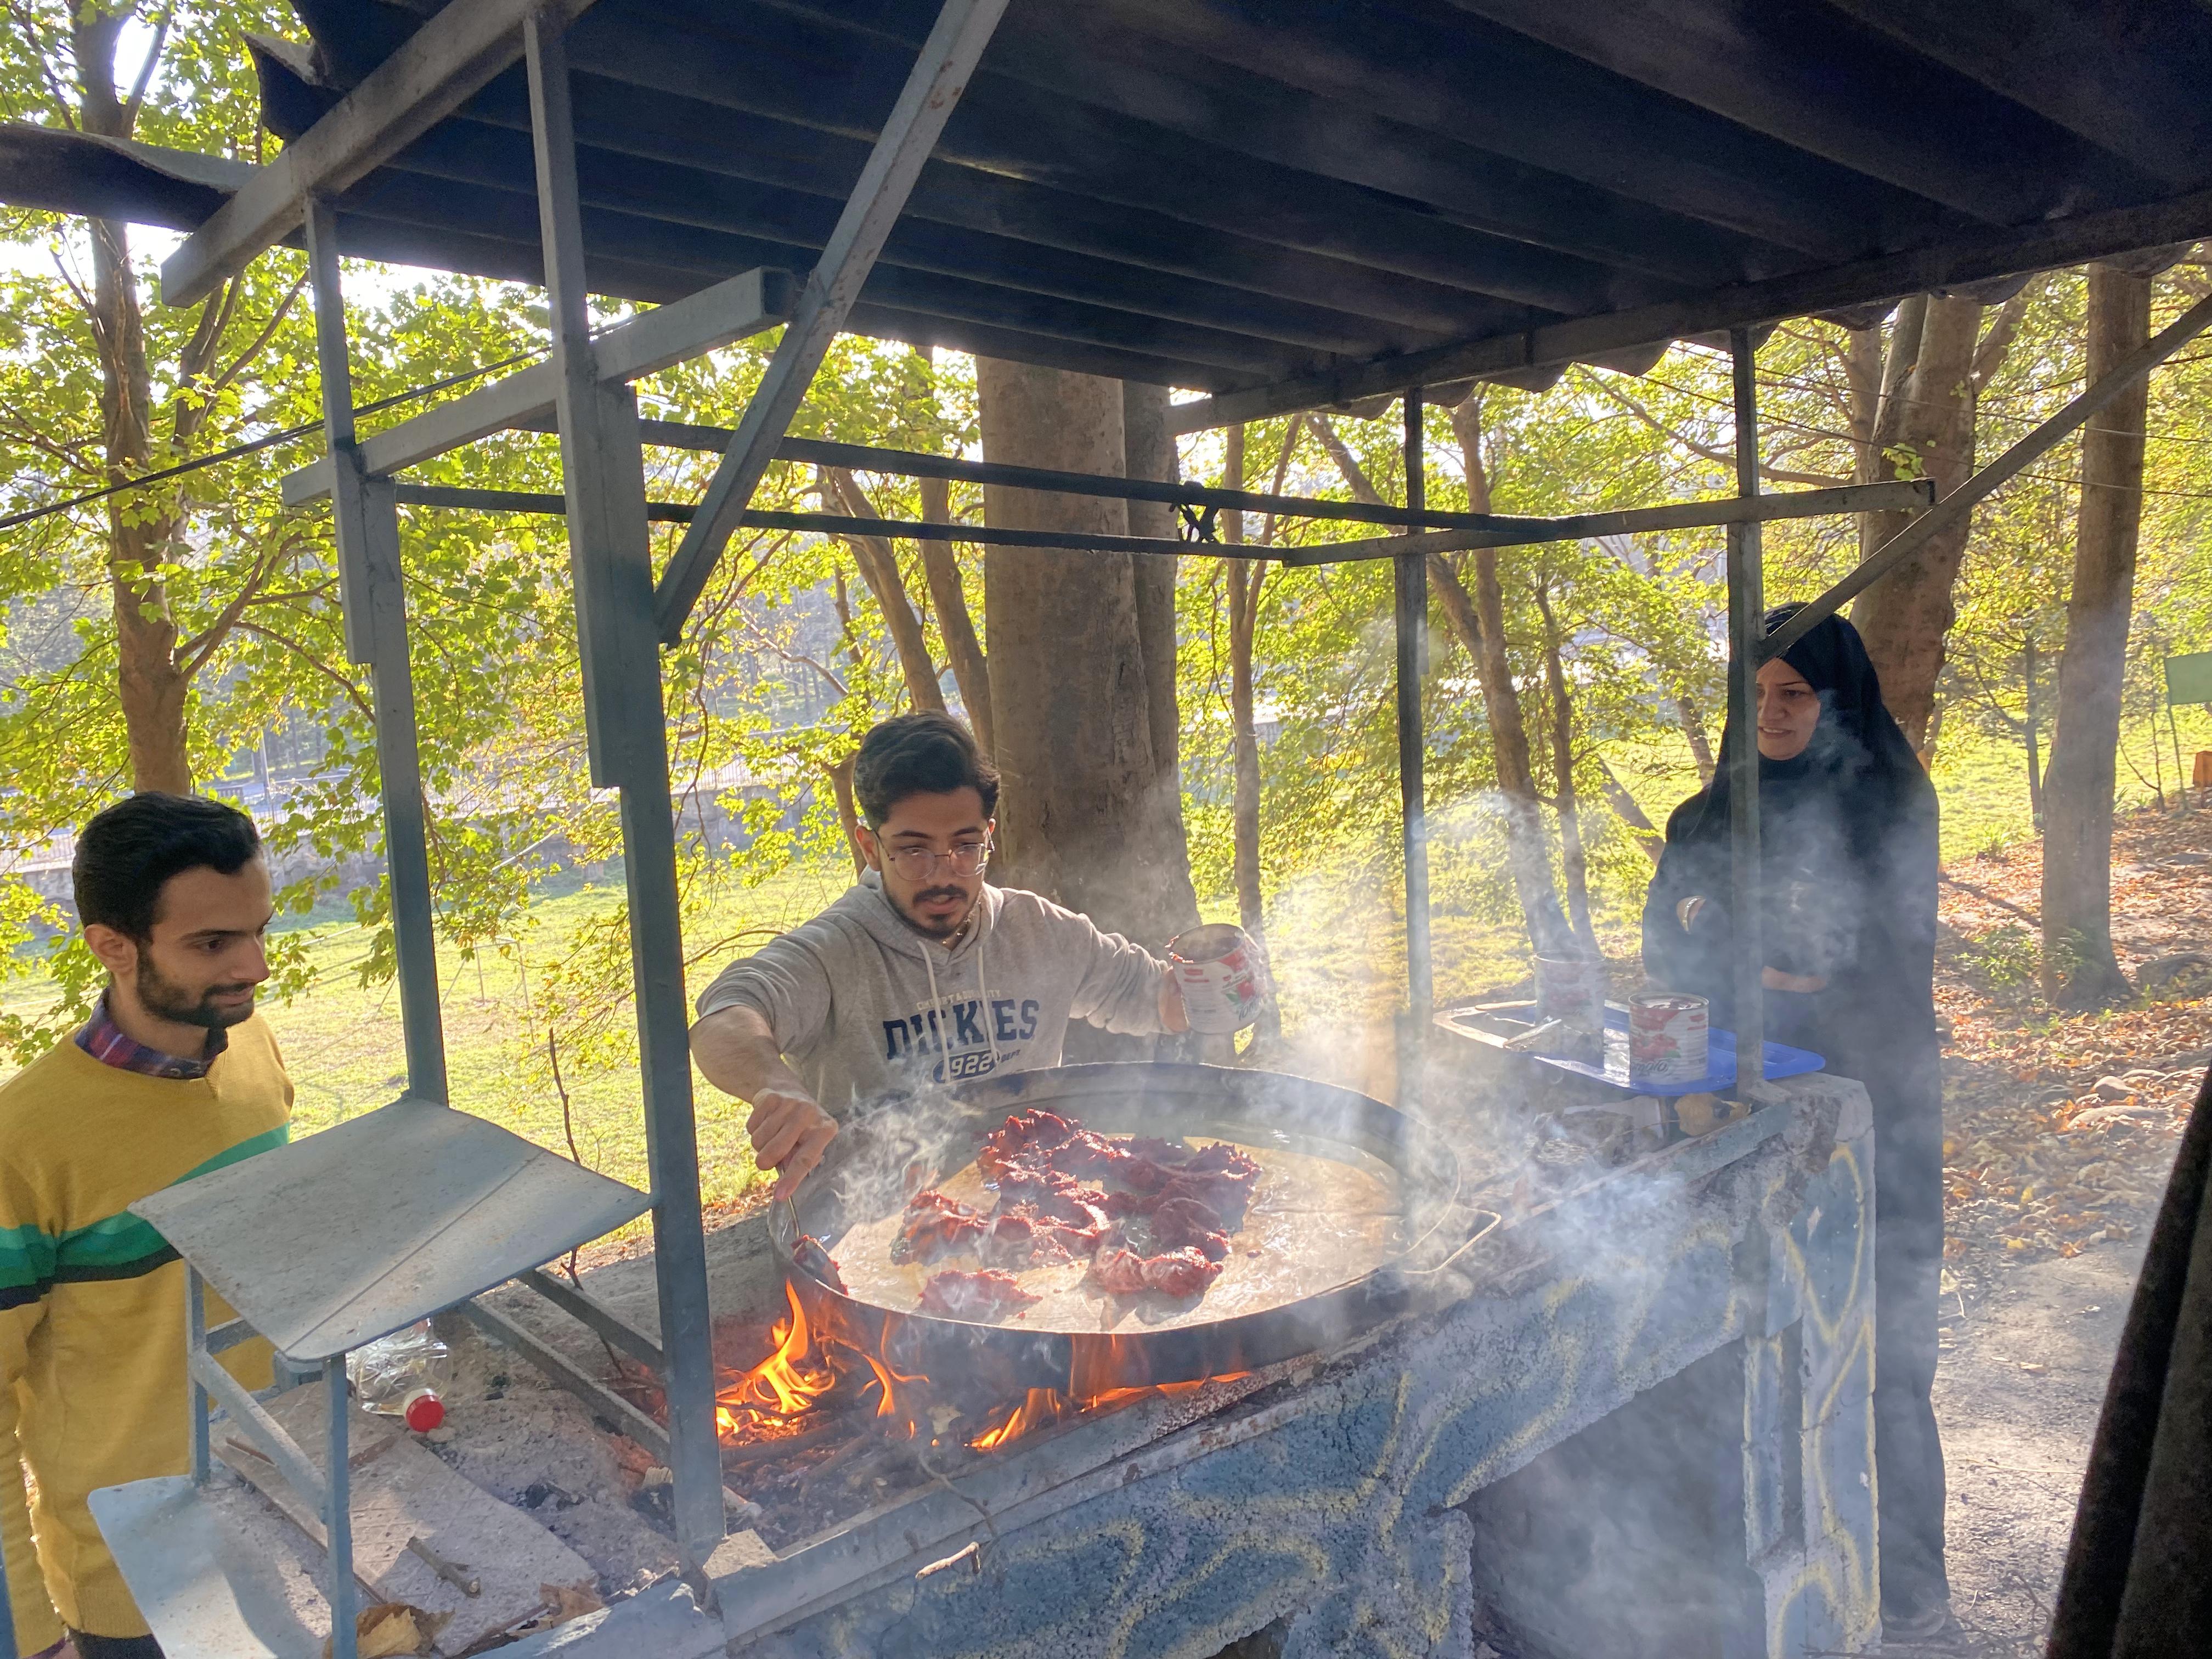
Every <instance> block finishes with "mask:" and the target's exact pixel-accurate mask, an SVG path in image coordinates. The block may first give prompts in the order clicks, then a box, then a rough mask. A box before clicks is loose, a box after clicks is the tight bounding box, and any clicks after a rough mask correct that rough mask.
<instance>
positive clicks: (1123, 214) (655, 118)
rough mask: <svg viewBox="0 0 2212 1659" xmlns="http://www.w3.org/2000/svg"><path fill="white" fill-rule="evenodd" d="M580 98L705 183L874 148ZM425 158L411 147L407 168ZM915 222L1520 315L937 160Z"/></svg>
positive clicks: (587, 128) (1170, 269)
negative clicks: (1193, 231)
mask: <svg viewBox="0 0 2212 1659" xmlns="http://www.w3.org/2000/svg"><path fill="white" fill-rule="evenodd" d="M263 72H264V77H265V76H270V75H284V76H289V75H290V74H291V73H293V71H291V70H288V69H287V68H286V66H284V65H283V64H281V63H272V61H271V60H267V59H264V62H263ZM512 90H513V89H511V88H507V87H505V86H504V85H502V84H500V83H497V82H495V83H494V84H493V85H492V86H489V87H488V88H485V89H484V90H483V92H482V93H479V94H477V97H476V98H475V99H474V100H471V103H470V105H469V106H468V108H467V110H466V112H464V113H462V114H458V115H455V116H453V117H451V118H449V119H448V120H447V124H446V125H445V127H444V128H441V131H456V132H459V133H463V134H465V135H471V136H473V135H477V134H482V135H485V136H489V135H492V134H495V133H503V134H506V135H507V136H508V138H509V141H510V142H511V141H512V136H513V135H514V134H518V133H520V134H524V135H526V134H527V133H528V132H529V131H530V112H529V107H528V105H527V103H526V101H525V100H523V99H522V98H521V97H520V95H513V96H510V95H509V94H510V93H511V92H512ZM284 96H285V97H286V98H287V99H288V100H289V99H299V100H322V99H325V97H326V96H328V97H330V100H331V101H334V96H333V95H327V94H324V93H323V91H322V89H321V88H316V87H312V86H309V85H308V84H307V82H303V81H288V82H287V83H286V86H285V90H284ZM575 102H576V130H577V133H578V136H579V137H580V139H581V140H582V141H583V143H584V144H585V146H586V155H591V156H592V158H593V159H594V160H595V161H597V162H598V164H599V165H612V166H619V165H620V164H621V162H622V161H624V160H626V159H632V158H634V159H636V160H641V161H665V162H669V163H671V164H672V165H675V166H678V167H684V168H686V169H690V170H694V171H695V172H696V173H697V174H698V175H699V176H700V177H701V178H702V190H707V189H713V188H714V187H716V186H718V185H720V186H723V187H726V184H727V183H728V182H729V181H740V182H748V183H755V184H761V185H772V186H775V187H777V188H779V189H784V190H788V191H793V192H796V193H798V194H800V195H805V196H810V197H820V198H824V199H826V200H828V201H829V202H832V203H842V201H843V200H844V199H845V196H846V193H847V192H848V191H849V190H850V189H851V188H852V183H853V180H854V179H855V178H857V177H858V176H859V174H860V168H861V167H862V166H863V165H864V164H865V163H866V161H867V156H868V145H867V143H866V142H864V141H863V140H860V139H858V138H854V137H848V136H847V135H846V134H843V133H840V132H829V131H821V130H819V129H817V128H807V127H802V126H799V125H794V124H793V122H792V121H790V120H788V119H785V118H781V117H780V116H778V115H775V114H757V113H755V112H752V111H751V110H750V109H741V108H738V107H734V106H732V104H730V103H728V102H723V103H720V104H710V103H706V102H702V101H701V100H698V99H696V98H692V97H690V96H686V95H683V94H673V93H669V92H665V91H647V90H645V89H642V88H636V87H632V86H629V85H627V84H623V83H618V82H613V81H609V80H607V79H605V78H604V77H602V76H596V75H594V76H587V77H586V79H585V80H584V82H582V84H580V86H579V87H578V88H576V100H575ZM433 136H435V135H433ZM418 148H419V147H418ZM415 156H416V151H411V150H410V153H409V155H408V158H407V159H408V161H410V163H411V162H412V161H414V160H415ZM905 218H906V220H907V221H928V222H933V223H937V224H941V225H946V226H952V227H957V228H962V229H966V230H972V231H981V232H984V233H987V234H990V235H994V236H1002V237H1006V238H1008V239H1010V240H1015V241H1020V242H1025V243H1029V244H1030V245H1032V246H1039V247H1048V248H1056V249H1060V250H1062V251H1064V252H1070V253H1076V254H1081V255H1085V256H1087V257H1089V258H1097V259H1103V260H1108V261H1111V262H1112V263H1114V264H1117V265H1121V266H1125V267H1127V268H1128V269H1130V270H1147V271H1157V272H1159V273H1162V274H1164V275H1170V276H1187V277H1190V278H1192V279H1194V280H1196V281H1200V282H1205V283H1213V284H1216V285H1218V286H1220V287H1222V288H1225V289H1229V290H1231V292H1235V293H1243V294H1255V295H1268V296H1270V297H1273V298H1276V299H1280V300H1285V301H1291V302H1293V303H1295V304H1299V305H1304V306H1311V307H1316V308H1327V309H1328V310H1332V311H1334V312H1338V313H1343V314H1345V315H1347V316H1352V317H1366V318H1373V319H1376V320H1377V321H1380V322H1387V323H1395V324H1403V325H1407V326H1408V327H1412V328H1417V329H1426V330H1431V331H1436V332H1438V333H1441V334H1445V335H1448V336H1451V337H1465V336H1467V335H1468V334H1472V333H1475V332H1478V331H1481V330H1482V329H1483V327H1484V326H1485V322H1486V319H1493V320H1494V325H1497V326H1504V325H1508V324H1510V323H1511V322H1514V321H1516V320H1518V319H1514V318H1498V317H1497V316H1496V313H1499V312H1500V311H1501V309H1503V308H1502V307H1499V306H1498V304H1497V302H1495V301H1490V300H1486V299H1485V298H1483V297H1482V296H1481V295H1474V294H1469V293H1468V292H1467V291H1465V290H1464V289H1449V288H1444V287H1442V286H1439V285H1437V284H1436V283H1425V282H1419V281H1415V280H1413V279H1410V278H1407V277H1401V276H1393V275H1390V274H1388V273H1385V272H1381V271H1376V270H1370V269H1369V268H1368V267H1366V266H1364V265H1358V264H1352V263H1350V262H1349V261H1346V260H1342V259H1337V258H1329V257H1327V256H1324V255H1318V254H1309V253H1305V252H1301V251H1298V250H1296V249H1292V248H1287V247H1285V246H1282V245H1280V244H1279V243H1274V242H1268V241H1265V240H1259V239H1258V238H1256V237H1254V236H1246V235H1238V234H1233V233H1230V232H1225V231H1219V230H1217V231H1215V232H1214V233H1213V234H1210V235H1206V236H1193V235H1192V234H1190V228H1189V226H1188V224H1187V223H1185V222H1181V221H1178V220H1176V219H1171V218H1170V217H1168V216H1166V215H1164V214H1162V213H1158V212H1154V211H1152V210H1150V209H1148V208H1141V207H1124V206H1121V204H1115V203H1108V202H1100V201H1097V200H1096V199H1092V198H1089V197H1082V196H1078V195H1074V194H1072V193H1070V192H1067V191H1061V190H1058V189H1054V188H1052V187H1050V186H1047V185H1035V184H1031V183H1030V182H1028V181H1027V180H1025V179H1012V178H1007V177H1005V176H1003V175H1000V174H998V173H983V172H978V171H976V170H975V169H973V168H969V167H957V166H954V165H952V164H951V163H949V162H946V161H939V160H932V161H929V162H927V164H925V165H924V167H923V168H922V170H921V176H920V178H919V179H916V181H915V188H914V191H913V193H912V194H911V195H910V196H909V197H908V198H907V212H906V216H905ZM195 222H197V220H195ZM602 291H611V290H605V289H603V290H602ZM653 297H659V296H657V295H656V296H653Z"/></svg>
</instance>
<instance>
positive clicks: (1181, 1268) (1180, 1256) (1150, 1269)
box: [1142, 1250, 1221, 1296]
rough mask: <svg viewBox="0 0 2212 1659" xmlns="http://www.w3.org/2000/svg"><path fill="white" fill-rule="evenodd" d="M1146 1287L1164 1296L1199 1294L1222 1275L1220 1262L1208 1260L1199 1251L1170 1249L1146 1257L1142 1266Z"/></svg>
mask: <svg viewBox="0 0 2212 1659" xmlns="http://www.w3.org/2000/svg"><path fill="white" fill-rule="evenodd" d="M1142 1272H1143V1274H1144V1280H1145V1288H1146V1290H1148V1291H1159V1292H1160V1294H1161V1295H1163V1296H1196V1295H1198V1294H1199V1293H1200V1292H1201V1291H1204V1290H1205V1289H1206V1286H1207V1285H1211V1284H1212V1283H1213V1281H1214V1279H1216V1278H1217V1277H1218V1276H1219V1274H1220V1273H1221V1264H1220V1263H1219V1262H1218V1261H1207V1260H1206V1258H1205V1257H1204V1256H1203V1255H1200V1254H1199V1253H1198V1252H1197V1251H1196V1250H1170V1251H1169V1252H1168V1253H1167V1254H1166V1255H1152V1256H1146V1258H1145V1260H1144V1265H1143V1268H1142Z"/></svg>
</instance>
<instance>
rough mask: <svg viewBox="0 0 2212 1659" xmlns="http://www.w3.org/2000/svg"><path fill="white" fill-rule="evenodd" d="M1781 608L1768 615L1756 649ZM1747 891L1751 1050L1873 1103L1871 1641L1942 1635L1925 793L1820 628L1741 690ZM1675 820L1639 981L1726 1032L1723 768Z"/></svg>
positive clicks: (1853, 672)
mask: <svg viewBox="0 0 2212 1659" xmlns="http://www.w3.org/2000/svg"><path fill="white" fill-rule="evenodd" d="M1798 609H1799V607H1798V606H1796V605H1784V606H1783V607H1781V608H1780V609H1778V610H1775V611H1769V612H1768V613H1767V615H1766V618H1765V626H1766V631H1767V632H1768V633H1772V632H1773V631H1774V630H1775V629H1777V628H1778V627H1780V626H1781V625H1782V624H1783V623H1784V622H1786V621H1787V620H1788V619H1789V618H1790V617H1792V616H1794V615H1796V612H1797V611H1798ZM1758 727H1759V731H1758V743H1759V847H1760V856H1759V891H1760V897H1761V916H1762V921H1763V927H1764V938H1765V957H1766V960H1765V964H1764V975H1763V978H1764V981H1765V986H1766V993H1765V1013H1766V1035H1767V1036H1768V1037H1769V1039H1770V1040H1771V1041H1774V1042H1786V1043H1790V1044H1792V1045H1794V1046H1796V1047H1798V1048H1810V1049H1812V1050H1814V1052H1816V1053H1818V1054H1820V1055H1822V1056H1823V1057H1824V1058H1825V1059H1826V1061H1827V1068H1828V1070H1829V1071H1831V1072H1832V1073H1836V1074H1837V1075H1838V1076H1841V1077H1850V1078H1856V1079H1858V1080H1859V1081H1860V1082H1862V1083H1863V1084H1865V1085H1866V1087H1867V1092H1868V1093H1869V1095H1870V1096H1871V1097H1873V1101H1874V1121H1875V1207H1876V1215H1877V1223H1876V1227H1875V1468H1876V1470H1877V1473H1878V1474H1879V1477H1880V1483H1881V1484H1880V1519H1881V1600H1882V1624H1883V1629H1884V1632H1885V1633H1886V1635H1887V1638H1888V1639H1889V1640H1892V1641H1899V1640H1918V1641H1928V1640H1931V1639H1935V1638H1939V1637H1941V1636H1942V1635H1944V1634H1946V1633H1948V1632H1949V1631H1951V1630H1952V1629H1954V1627H1955V1626H1954V1621H1953V1620H1952V1618H1951V1612H1950V1586H1949V1581H1948V1578H1947V1577H1946V1576H1945V1573H1944V1567H1943V1501H1944V1480H1943V1452H1942V1444H1941V1443H1940V1442H1939V1441H1938V1439H1937V1437H1936V1413H1935V1411H1934V1408H1933V1407H1932V1406H1931V1405H1930V1403H1929V1393H1930V1390H1931V1389H1932V1388H1933V1386H1934V1383H1935V1379H1936V1293H1937V1286H1938V1284H1939V1282H1940V1279H1941V1276H1942V1255H1943V1182H1942V1176H1943V1158H1942V1140H1943V1110H1942V1068H1941V1055H1940V1050H1939V1048H1938V1045H1937V1042H1936V1008H1935V1000H1934V992H1933V987H1932V981H1933V976H1934V971H1935V952H1936V791H1935V788H1934V787H1933V786H1932V785H1931V784H1930V783H1929V781H1928V775H1927V772H1926V770H1925V769H1923V767H1922V766H1921V764H1920V760H1919V757H1917V755H1915V754H1914V753H1913V751H1912V746H1911V744H1909V743H1907V742H1906V741H1905V734H1904V732H1901V731H1899V729H1898V725H1897V721H1896V720H1895V719H1894V718H1893V716H1892V715H1891V714H1890V712H1889V710H1888V709H1887V708H1885V707H1884V706H1883V703H1882V701H1881V684H1880V681H1879V680H1878V679H1877V678H1876V676H1875V669H1874V664H1873V662H1872V661H1871V660H1870V659H1869V658H1868V656H1867V652H1866V646H1865V644H1864V642H1863V641H1861V640H1860V638H1859V635H1858V630H1857V629H1854V628H1853V627H1852V626H1851V625H1850V623H1848V622H1845V621H1844V619H1843V618H1842V617H1829V618H1827V619H1826V620H1825V621H1823V622H1821V623H1819V624H1817V625H1816V626H1815V627H1814V628H1813V629H1811V630H1810V631H1808V633H1807V634H1806V635H1805V636H1804V637H1803V638H1802V639H1801V640H1799V641H1797V642H1796V644H1795V645H1793V646H1791V647H1790V648H1789V649H1788V650H1787V651H1785V652H1784V653H1782V655H1781V656H1780V657H1779V658H1778V659H1774V660H1772V661H1770V662H1768V663H1767V664H1766V665H1765V666H1764V667H1762V668H1761V669H1760V670H1759V711H1758ZM1741 741H1743V738H1742V734H1741V733H1740V732H1737V731H1736V729H1735V726H1734V725H1733V724H1731V725H1730V726H1729V729H1728V732H1727V733H1726V735H1725V736H1724V737H1723V738H1722V740H1721V758H1720V763H1719V765H1718V766H1717V769H1715V772H1714V775H1713V781H1712V783H1711V786H1710V787H1707V788H1706V789H1705V791H1704V792H1703V793H1699V794H1697V795H1693V796H1692V797H1691V798H1690V799H1688V800H1686V801H1684V802H1683V803H1682V805H1680V806H1679V807H1677V808H1676V809H1675V810H1674V816H1673V817H1670V818H1669V819H1668V822H1667V848H1666V851H1665V853H1664V854H1662V857H1661V859H1660V860H1659V870H1658V873H1657V874H1656V876H1655V877H1654V878H1652V883H1651V889H1650V894H1649V896H1647V897H1646V899H1645V902H1644V969H1645V971H1646V973H1648V974H1649V975H1650V977H1651V978H1652V980H1653V981H1655V982H1656V983H1657V984H1659V985H1661V986H1663V987H1666V988H1667V989H1669V990H1675V991H1689V992H1694V993H1696V994H1698V995H1700V996H1704V997H1707V998H1710V999H1711V1002H1712V1019H1713V1023H1714V1024H1716V1025H1717V1026H1720V1027H1722V1028H1723V1029H1727V1028H1729V1027H1732V1026H1733V1025H1734V1024H1735V1018H1734V1015H1735V987H1734V983H1733V979H1732V975H1733V971H1734V969H1733V957H1734V951H1733V943H1734V929H1733V927H1732V925H1731V921H1730V918H1729V913H1728V905H1727V901H1728V895H1729V781H1728V780H1729V757H1730V756H1731V755H1733V754H1734V753H1735V750H1736V746H1737V744H1739V743H1741Z"/></svg>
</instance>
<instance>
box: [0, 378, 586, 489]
mask: <svg viewBox="0 0 2212 1659" xmlns="http://www.w3.org/2000/svg"><path fill="white" fill-rule="evenodd" d="M551 349H552V348H551V347H550V346H532V348H531V349H529V350H527V351H518V352H516V353H515V354H514V356H512V357H502V358H501V359H500V361H499V362H495V363H485V364H483V365H481V366H480V367H478V368H465V369H463V370H462V371H461V372H460V373H459V374H448V375H447V377H446V378H445V379H444V380H433V381H431V382H430V383H429V384H428V386H416V387H414V388H412V389H411V390H410V391H406V392H396V393H394V394H393V395H392V396H391V397H389V398H380V399H379V400H378V401H377V402H375V403H373V404H356V406H355V409H354V411H353V412H354V414H355V415H356V416H362V415H375V414H380V413H381V412H382V411H383V410H387V409H396V408H398V406H399V405H400V404H406V403H412V402H414V401H415V400H416V398H427V397H429V396H430V395H431V394H432V393H433V392H444V391H447V390H448V389H449V388H451V387H453V386H461V385H465V383H466V382H468V381H470V380H480V379H482V378H483V376H484V375H487V374H497V373H498V372H499V371H500V370H501V369H502V368H513V366H514V365H515V364H517V363H526V362H530V361H531V360H532V358H534V357H543V356H545V354H546V353H547V352H548V351H550V350H551ZM322 429H323V422H321V421H320V420H313V421H309V422H306V423H305V424H303V425H301V426H291V427H287V428H284V430H283V431H282V432H272V433H270V435H268V436H267V437H265V438H256V439H254V440H253V441H251V442H250V443H242V444H233V445H232V446H231V447H229V448H228V449H219V450H217V451H216V453H214V454H212V455H201V456H197V457H195V458H194V459H191V460H189V461H179V463H178V464H177V465H174V466H167V467H163V468H162V469H161V471H158V472H149V473H147V474H146V475H145V476H144V477H137V478H125V480H124V481H123V482H122V483H114V484H110V485H108V486H107V487H106V489H94V490H90V491H88V492H87V493H86V494H84V495H72V496H70V498H69V499H68V500H67V501H49V502H48V503H46V506H44V507H26V508H25V509H24V510H23V511H21V512H20V513H9V514H8V515H7V516H6V517H5V518H0V530H13V529H15V527H16V526H19V525H27V524H29V523H32V522H33V520H39V519H43V518H45V517H46V516H47V515H48V514H49V513H67V512H69V511H70V509H72V508H74V507H84V506H87V505H88V504H89V503H91V502H93V501H105V500H106V499H107V498H108V497H109V496H110V495H121V494H122V493H123V492H124V491H125V490H127V489H145V488H146V486H148V485H149V484H157V483H162V482H163V481H164V480H166V479H169V478H176V477H183V476H184V475H185V473H187V472H197V471H199V470H200V469H201V468H202V467H204V466H214V465H217V464H218V463H219V462H222V461H234V460H237V459H239V458H240V456H244V455H251V454H253V453H256V452H257V451H259V450H264V449H272V448H274V447H276V445H278V444H283V443H289V442H291V441H293V440H294V439H295V438H304V437H306V436H307V435H309V434H310V433H315V432H320V431H321V430H322Z"/></svg>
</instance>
